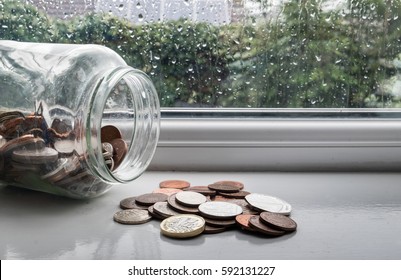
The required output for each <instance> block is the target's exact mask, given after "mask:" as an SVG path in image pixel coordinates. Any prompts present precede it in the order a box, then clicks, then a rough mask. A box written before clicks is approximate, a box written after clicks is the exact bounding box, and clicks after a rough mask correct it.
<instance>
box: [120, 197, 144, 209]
mask: <svg viewBox="0 0 401 280" xmlns="http://www.w3.org/2000/svg"><path fill="white" fill-rule="evenodd" d="M135 198H136V197H127V198H124V199H123V200H121V201H120V208H121V209H142V210H144V209H148V208H149V206H146V205H140V204H138V203H136V200H135Z"/></svg>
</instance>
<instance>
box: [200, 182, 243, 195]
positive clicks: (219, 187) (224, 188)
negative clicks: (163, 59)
mask: <svg viewBox="0 0 401 280" xmlns="http://www.w3.org/2000/svg"><path fill="white" fill-rule="evenodd" d="M208 188H209V189H211V190H214V191H217V192H225V193H235V192H239V190H240V188H239V187H237V186H233V185H223V184H217V183H214V184H211V185H208Z"/></svg>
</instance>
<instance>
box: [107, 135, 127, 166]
mask: <svg viewBox="0 0 401 280" xmlns="http://www.w3.org/2000/svg"><path fill="white" fill-rule="evenodd" d="M110 144H111V145H112V146H113V151H114V154H113V161H114V169H116V168H118V166H119V165H120V164H121V162H122V161H123V159H124V157H125V155H126V154H127V151H128V147H127V143H125V141H124V140H123V139H121V138H117V139H113V140H111V141H110Z"/></svg>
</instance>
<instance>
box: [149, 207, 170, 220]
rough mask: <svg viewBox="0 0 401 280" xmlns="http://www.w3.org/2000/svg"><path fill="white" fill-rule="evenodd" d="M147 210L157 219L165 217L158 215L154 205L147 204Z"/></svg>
mask: <svg viewBox="0 0 401 280" xmlns="http://www.w3.org/2000/svg"><path fill="white" fill-rule="evenodd" d="M148 212H149V214H150V215H151V216H152V217H153V218H156V219H158V220H164V219H165V218H166V217H163V216H161V215H159V214H158V213H157V212H155V208H154V205H151V206H149V208H148Z"/></svg>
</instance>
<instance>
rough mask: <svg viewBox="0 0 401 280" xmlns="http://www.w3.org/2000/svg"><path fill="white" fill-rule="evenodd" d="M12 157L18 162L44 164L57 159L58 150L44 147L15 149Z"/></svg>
mask: <svg viewBox="0 0 401 280" xmlns="http://www.w3.org/2000/svg"><path fill="white" fill-rule="evenodd" d="M12 159H13V160H14V161H16V162H20V163H31V164H32V163H33V164H44V163H49V162H55V161H56V160H57V159H58V152H57V151H56V150H55V149H52V148H48V147H45V148H43V149H40V150H26V149H21V150H15V151H14V152H13V154H12Z"/></svg>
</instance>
